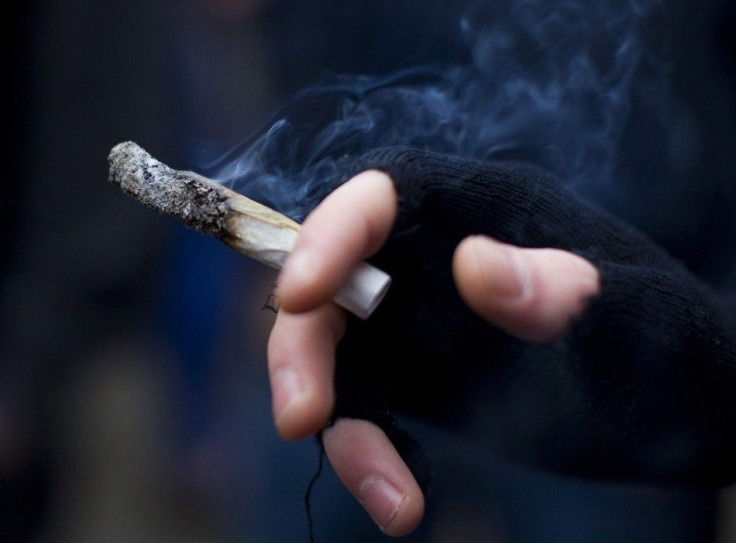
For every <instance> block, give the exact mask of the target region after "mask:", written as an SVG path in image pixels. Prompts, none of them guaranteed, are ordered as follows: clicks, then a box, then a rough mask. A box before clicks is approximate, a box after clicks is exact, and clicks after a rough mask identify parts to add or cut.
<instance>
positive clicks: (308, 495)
mask: <svg viewBox="0 0 736 543" xmlns="http://www.w3.org/2000/svg"><path fill="white" fill-rule="evenodd" d="M317 442H318V443H319V460H317V471H315V472H314V475H312V478H311V479H310V480H309V484H308V485H307V491H306V492H305V493H304V506H305V508H306V510H307V530H309V543H314V542H315V538H314V516H313V515H312V490H313V489H314V485H315V483H316V482H317V479H319V477H320V475H322V467H323V466H324V463H325V444H324V443H323V442H322V432H320V433H319V434H318V435H317Z"/></svg>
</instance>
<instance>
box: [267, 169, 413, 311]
mask: <svg viewBox="0 0 736 543" xmlns="http://www.w3.org/2000/svg"><path fill="white" fill-rule="evenodd" d="M397 208H398V201H397V196H396V190H395V188H394V186H393V182H392V181H391V178H390V177H389V176H388V175H386V174H385V173H383V172H380V171H376V170H368V171H365V172H362V173H360V174H358V175H356V176H355V177H354V178H352V179H351V180H350V181H348V182H346V183H345V184H344V185H342V186H340V187H339V188H337V189H336V190H335V191H334V192H333V193H331V194H330V195H329V196H327V198H325V200H324V201H323V202H322V203H320V205H319V206H317V207H316V208H315V210H314V211H313V212H312V213H310V215H309V216H308V217H307V218H306V220H305V221H304V224H303V225H302V228H301V232H300V234H299V237H298V239H297V242H296V246H295V247H294V250H293V251H292V253H291V254H290V255H289V256H288V257H287V258H286V262H285V263H284V267H283V269H282V271H281V274H280V275H279V278H278V282H277V284H278V286H277V292H278V294H279V300H280V303H281V307H282V308H283V309H285V310H286V311H289V312H291V313H302V312H305V311H309V310H311V309H314V308H316V307H317V306H318V305H321V304H324V303H326V302H328V301H329V300H331V299H332V298H333V297H334V296H335V295H336V294H337V292H338V291H339V290H340V288H341V287H342V286H343V285H344V284H345V283H346V282H347V281H348V278H349V276H350V274H351V273H352V272H353V270H354V269H355V267H356V266H358V264H359V263H360V262H361V261H362V260H363V259H365V258H367V257H369V256H371V255H372V254H374V253H375V252H376V251H377V250H378V249H379V248H380V247H381V246H382V245H383V243H384V242H385V240H386V238H387V237H388V235H389V233H390V231H391V228H392V226H393V223H394V221H395V218H396V214H397Z"/></svg>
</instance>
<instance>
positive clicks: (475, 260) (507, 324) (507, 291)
mask: <svg viewBox="0 0 736 543" xmlns="http://www.w3.org/2000/svg"><path fill="white" fill-rule="evenodd" d="M453 274H454V277H455V283H456V285H457V288H458V290H459V292H460V295H461V296H462V298H463V300H464V301H465V303H466V304H468V306H469V307H470V308H471V309H472V310H473V311H475V312H476V313H477V314H478V315H480V316H481V317H483V318H485V319H486V320H487V321H488V322H489V323H491V324H493V325H495V326H498V327H499V328H501V329H502V330H504V331H505V332H508V333H509V334H511V335H513V336H516V337H518V338H520V339H524V340H527V341H535V342H549V341H552V340H554V339H555V338H556V337H558V336H559V335H560V334H562V333H563V332H564V331H565V330H566V328H567V327H568V325H569V323H570V321H571V320H572V319H573V318H574V317H576V316H578V315H579V314H580V313H581V312H582V310H583V306H584V303H585V301H586V300H587V299H588V298H590V297H591V296H593V295H595V294H597V293H598V292H599V291H600V278H599V274H598V271H597V270H596V268H595V267H594V266H593V265H592V264H591V263H590V262H588V261H587V260H585V259H584V258H582V257H580V256H577V255H575V254H573V253H570V252H567V251H562V250H560V249H527V248H521V247H516V246H513V245H508V244H505V243H501V242H499V241H496V240H494V239H492V238H489V237H485V236H471V237H468V238H466V239H464V240H463V241H462V242H461V243H460V244H459V245H458V247H457V249H456V250H455V255H454V258H453Z"/></svg>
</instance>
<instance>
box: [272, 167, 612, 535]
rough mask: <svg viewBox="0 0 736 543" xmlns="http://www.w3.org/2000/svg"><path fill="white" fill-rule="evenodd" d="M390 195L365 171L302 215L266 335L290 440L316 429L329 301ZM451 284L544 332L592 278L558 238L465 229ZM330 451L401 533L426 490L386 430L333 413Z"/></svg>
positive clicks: (556, 325)
mask: <svg viewBox="0 0 736 543" xmlns="http://www.w3.org/2000/svg"><path fill="white" fill-rule="evenodd" d="M397 209H398V204H397V196H396V191H395V189H394V185H393V183H392V181H391V179H390V178H389V177H388V176H387V175H386V174H384V173H382V172H379V171H375V170H370V171H366V172H363V173H361V174H359V175H357V176H356V177H354V178H353V179H351V180H350V181H348V182H347V183H345V184H344V185H343V186H341V187H340V188H338V189H337V190H336V191H334V192H333V193H332V194H330V196H328V197H327V198H326V199H325V200H324V201H323V202H322V203H321V204H320V205H319V206H318V207H317V208H316V209H315V210H314V211H313V212H312V213H311V214H310V215H309V216H308V217H307V219H306V221H305V222H304V224H303V226H302V230H301V234H300V236H299V239H298V241H297V245H296V247H295V249H294V251H293V252H292V254H291V256H290V257H289V259H288V260H287V262H286V265H285V266H284V269H283V270H282V273H281V275H280V277H279V281H278V295H279V299H280V312H279V314H278V317H277V319H276V323H275V325H274V327H273V330H272V332H271V337H270V339H269V345H268V364H269V374H270V377H271V389H272V393H273V414H274V419H275V421H276V427H277V429H278V431H279V434H280V435H281V436H282V437H283V438H285V439H287V440H297V439H302V438H305V437H308V436H312V435H314V434H316V433H317V432H319V431H320V430H321V429H322V428H324V427H325V425H326V424H327V422H328V419H329V417H330V414H331V412H332V407H333V401H334V390H333V370H334V365H335V348H336V346H337V344H338V342H339V341H340V339H341V338H342V336H343V334H344V332H345V322H346V319H345V314H344V312H343V310H342V309H340V308H339V307H337V306H336V305H334V304H333V303H332V302H331V301H330V300H331V299H332V297H333V296H334V295H335V293H337V291H338V290H339V289H340V287H341V286H342V284H343V283H344V282H345V281H346V279H347V277H348V275H349V274H350V271H351V270H352V269H353V267H355V265H356V264H357V263H359V262H360V261H362V260H363V259H365V258H368V257H370V256H371V255H373V254H374V253H376V252H377V251H378V250H379V249H380V248H381V246H382V245H383V244H384V242H385V241H386V240H387V238H388V236H389V234H390V232H391V229H392V227H393V224H394V222H395V219H396V214H397ZM452 266H453V273H454V279H455V283H456V286H457V288H458V291H459V292H460V295H461V296H462V298H463V299H464V300H465V301H466V303H467V304H468V306H469V307H470V308H471V309H472V310H473V311H475V312H476V313H478V314H479V315H480V316H482V317H483V318H485V319H486V320H487V321H488V322H489V324H491V325H493V326H496V327H498V328H501V329H503V330H504V331H506V332H508V333H510V334H512V335H514V336H516V337H518V338H521V339H524V340H528V341H534V342H540V343H545V342H550V341H552V340H554V339H555V338H556V337H558V336H559V335H560V334H562V333H564V332H565V330H566V328H567V327H568V325H569V324H570V322H571V320H572V319H573V318H574V317H575V316H577V315H579V314H580V312H581V311H582V307H583V302H584V301H585V300H586V299H588V298H589V297H590V296H592V295H595V294H596V293H597V292H598V291H599V289H600V286H599V283H600V281H599V275H598V272H597V270H596V268H595V267H594V266H593V265H592V264H591V263H590V262H588V261H587V260H584V259H583V258H581V257H579V256H577V255H574V254H572V253H568V252H565V251H561V250H557V249H527V248H520V247H514V246H511V245H506V244H503V243H500V242H498V241H495V240H493V239H491V238H488V237H484V236H471V237H469V238H466V239H465V240H463V241H462V242H461V243H460V244H459V245H458V247H457V249H456V250H455V254H454V257H453V262H452ZM323 437H324V445H325V452H326V454H327V457H328V459H329V461H330V463H331V464H332V466H333V468H334V470H335V472H336V473H337V475H338V476H339V478H340V480H341V481H342V482H343V484H344V485H345V486H346V487H347V489H348V490H349V491H350V492H351V493H352V494H353V496H355V498H356V499H357V500H358V501H359V502H360V503H361V504H362V505H363V507H364V508H365V509H366V511H367V512H368V514H369V515H371V517H372V518H373V520H374V521H375V523H376V524H377V525H378V527H379V528H380V529H381V530H382V531H383V532H385V533H386V534H388V535H393V536H401V535H405V534H408V533H410V532H411V531H412V530H414V528H416V526H417V525H418V524H419V522H420V520H421V518H422V516H423V514H424V497H423V495H422V492H421V490H420V488H419V486H418V485H417V483H416V481H415V479H414V477H413V475H412V474H411V471H410V470H409V468H408V467H407V466H406V464H405V463H404V462H403V461H402V459H401V457H400V456H399V454H398V453H397V452H396V449H395V448H394V447H393V445H392V444H391V442H390V441H389V440H388V438H387V437H386V435H385V434H384V433H383V431H382V430H381V429H380V428H378V427H377V426H376V425H374V424H373V423H370V422H366V421H360V420H349V419H341V420H339V421H337V423H336V424H335V425H333V426H331V427H330V428H328V429H327V430H325V432H324V436H323Z"/></svg>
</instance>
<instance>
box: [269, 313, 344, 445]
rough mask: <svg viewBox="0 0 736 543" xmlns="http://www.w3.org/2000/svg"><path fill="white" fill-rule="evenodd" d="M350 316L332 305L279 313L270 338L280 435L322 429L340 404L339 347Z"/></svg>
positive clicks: (301, 435)
mask: <svg viewBox="0 0 736 543" xmlns="http://www.w3.org/2000/svg"><path fill="white" fill-rule="evenodd" d="M344 329H345V315H344V312H343V311H341V310H340V309H339V308H338V307H336V306H334V305H332V304H327V305H325V306H323V307H320V308H319V309H317V310H314V311H312V312H309V313H305V314H298V315H295V314H290V313H287V312H285V311H284V310H283V309H282V310H281V311H280V312H279V315H278V317H277V318H276V322H275V323H274V327H273V329H272V331H271V335H270V337H269V341H268V369H269V378H270V382H271V389H272V410H273V417H274V421H275V424H276V429H277V431H278V433H279V435H280V436H281V437H282V438H284V439H286V440H289V441H294V440H298V439H303V438H305V437H308V436H311V435H314V434H316V433H317V432H318V431H319V430H320V429H322V428H323V427H324V426H325V424H327V421H328V420H329V417H330V415H331V413H332V407H333V404H334V395H335V392H334V385H333V370H334V351H335V346H336V345H337V343H338V341H339V340H340V338H341V337H342V334H343V332H344Z"/></svg>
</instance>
